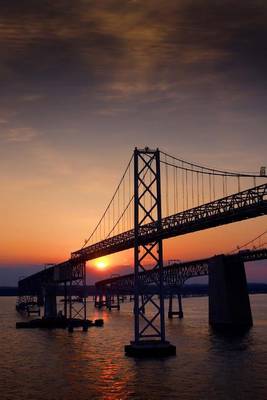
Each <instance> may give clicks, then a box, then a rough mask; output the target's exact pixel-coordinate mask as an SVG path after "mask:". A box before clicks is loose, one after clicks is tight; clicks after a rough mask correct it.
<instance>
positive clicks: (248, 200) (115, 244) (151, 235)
mask: <svg viewBox="0 0 267 400" xmlns="http://www.w3.org/2000/svg"><path fill="white" fill-rule="evenodd" d="M266 214H267V184H263V185H260V186H256V187H253V188H251V189H248V190H244V191H242V192H239V193H235V194H233V195H230V196H227V197H224V198H221V199H218V200H215V201H213V202H210V203H207V204H203V205H201V206H198V207H195V208H192V209H189V210H186V211H183V212H180V213H178V214H174V215H171V216H169V217H166V218H163V219H162V227H161V229H159V228H158V225H157V224H156V223H150V224H146V225H143V226H142V228H141V231H140V238H139V239H140V241H142V243H149V242H152V241H154V240H156V239H157V238H158V237H160V238H162V239H167V238H171V237H174V236H180V235H185V234H186V233H191V232H196V231H200V230H203V229H208V228H212V227H216V226H220V225H225V224H229V223H233V222H237V221H242V220H244V219H248V218H255V217H258V216H261V215H266ZM132 247H134V230H133V229H132V230H129V231H126V232H124V233H121V234H119V235H116V236H113V237H111V238H108V239H105V240H103V241H101V242H98V243H96V244H94V245H91V246H88V247H85V248H83V249H80V250H78V251H75V252H73V253H72V257H71V259H69V260H67V261H65V262H63V263H60V264H57V265H56V266H53V267H50V268H47V269H46V270H44V271H41V272H39V273H37V274H33V275H31V276H30V277H28V278H25V279H23V280H21V281H20V282H19V287H20V288H23V287H34V286H36V285H37V286H38V285H39V286H40V284H41V282H46V281H50V282H51V281H52V282H57V283H61V282H66V281H68V280H69V279H70V277H72V278H73V276H72V269H73V268H75V266H77V264H79V263H81V262H85V261H89V260H92V259H94V258H98V257H102V256H104V255H108V254H113V253H117V252H120V251H123V250H127V249H130V248H132ZM74 278H75V277H74Z"/></svg>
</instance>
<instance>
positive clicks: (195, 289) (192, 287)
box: [0, 283, 267, 297]
mask: <svg viewBox="0 0 267 400" xmlns="http://www.w3.org/2000/svg"><path fill="white" fill-rule="evenodd" d="M248 290H249V294H265V293H267V283H249V284H248ZM87 294H88V296H93V295H94V294H95V286H94V285H88V286H87ZM182 294H183V295H184V296H185V297H187V296H207V295H208V285H206V284H189V285H185V286H184V288H183V291H182ZM17 295H18V288H17V287H15V286H0V297H6V296H10V297H12V296H17Z"/></svg>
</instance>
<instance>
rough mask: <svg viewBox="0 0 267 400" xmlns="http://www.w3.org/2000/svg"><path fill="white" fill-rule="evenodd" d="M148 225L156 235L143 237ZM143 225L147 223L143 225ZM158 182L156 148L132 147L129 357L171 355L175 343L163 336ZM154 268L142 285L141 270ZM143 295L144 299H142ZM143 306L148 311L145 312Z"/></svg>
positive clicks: (126, 349)
mask: <svg viewBox="0 0 267 400" xmlns="http://www.w3.org/2000/svg"><path fill="white" fill-rule="evenodd" d="M147 224H151V225H153V226H154V227H155V226H156V227H157V231H158V232H159V235H158V237H157V238H156V239H153V240H152V241H148V240H143V238H142V237H143V234H144V233H147V228H148V226H147ZM145 225H146V226H145ZM161 229H162V226H161V184H160V152H159V150H158V149H157V150H151V149H149V148H148V147H146V148H145V149H137V148H135V150H134V239H135V242H134V292H135V294H134V341H132V342H131V343H130V344H129V345H127V346H125V353H126V355H129V356H151V355H156V356H157V355H159V356H165V355H174V354H175V353H176V348H175V346H173V345H171V344H170V343H169V342H168V341H166V339H165V320H164V288H163V249H162V238H161V237H160V232H161ZM151 269H152V270H154V271H155V272H157V273H156V274H155V276H156V278H155V280H154V284H153V285H151V284H150V285H148V284H145V283H144V282H143V281H142V280H141V279H140V277H139V275H140V273H142V272H146V271H147V270H151ZM142 296H145V302H142V301H141V298H142ZM145 308H147V310H148V312H147V313H145V311H144V310H145Z"/></svg>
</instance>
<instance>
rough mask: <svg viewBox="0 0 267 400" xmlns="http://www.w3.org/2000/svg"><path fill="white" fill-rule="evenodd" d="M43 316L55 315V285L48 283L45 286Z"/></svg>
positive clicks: (52, 316)
mask: <svg viewBox="0 0 267 400" xmlns="http://www.w3.org/2000/svg"><path fill="white" fill-rule="evenodd" d="M44 317H45V318H56V317H57V294H56V286H55V285H49V286H47V287H46V288H45V304H44Z"/></svg>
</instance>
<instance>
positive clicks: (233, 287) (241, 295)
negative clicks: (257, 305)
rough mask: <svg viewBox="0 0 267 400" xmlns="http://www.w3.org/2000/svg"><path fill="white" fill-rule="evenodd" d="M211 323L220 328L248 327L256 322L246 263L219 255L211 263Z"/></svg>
mask: <svg viewBox="0 0 267 400" xmlns="http://www.w3.org/2000/svg"><path fill="white" fill-rule="evenodd" d="M209 323H210V325H211V326H212V327H213V328H215V329H218V330H222V331H230V332H231V331H236V330H238V331H239V330H246V329H248V328H250V327H251V326H252V325H253V322H252V315H251V309H250V302H249V296H248V289H247V280H246V273H245V268H244V262H243V261H242V260H241V259H240V257H239V256H238V255H237V256H225V255H219V256H215V257H213V258H212V259H211V261H210V263H209Z"/></svg>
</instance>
